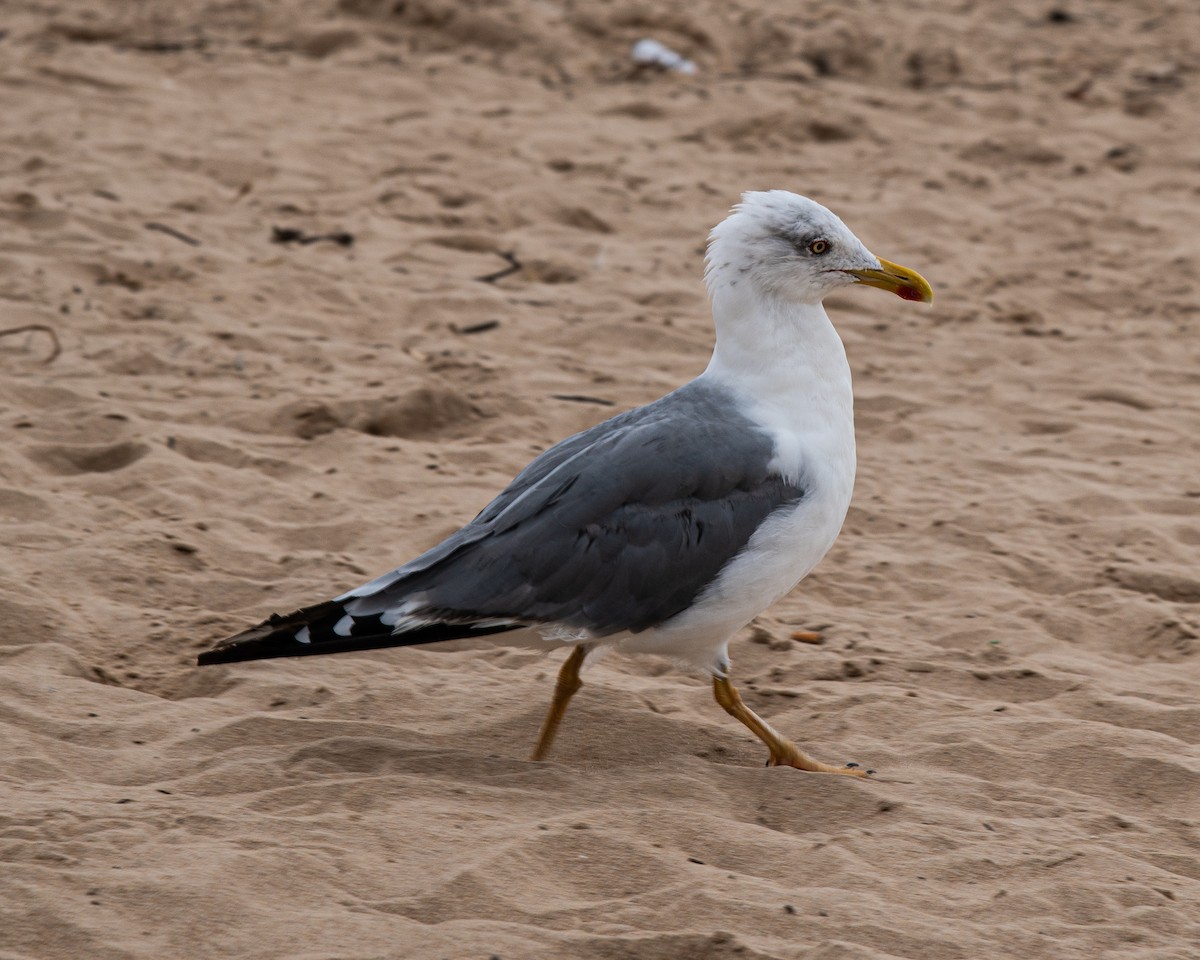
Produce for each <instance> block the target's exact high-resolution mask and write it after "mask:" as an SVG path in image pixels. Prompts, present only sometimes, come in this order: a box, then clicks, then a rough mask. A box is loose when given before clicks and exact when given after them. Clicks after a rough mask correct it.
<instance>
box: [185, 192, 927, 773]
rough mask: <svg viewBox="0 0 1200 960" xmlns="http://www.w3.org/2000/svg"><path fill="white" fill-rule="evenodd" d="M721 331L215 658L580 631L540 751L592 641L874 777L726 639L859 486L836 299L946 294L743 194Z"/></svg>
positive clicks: (720, 249)
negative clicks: (776, 693)
mask: <svg viewBox="0 0 1200 960" xmlns="http://www.w3.org/2000/svg"><path fill="white" fill-rule="evenodd" d="M704 281H705V284H706V286H707V288H708V294H709V299H710V301H711V303H712V314H713V320H714V323H715V326H716V343H715V346H714V348H713V354H712V359H711V360H710V361H709V364H708V366H707V368H706V369H705V370H704V372H703V373H701V374H700V376H698V377H696V378H695V379H694V380H692V381H691V382H689V383H687V384H685V385H684V386H682V387H680V388H679V389H677V390H674V391H673V392H671V393H669V394H667V395H666V396H664V397H662V398H660V399H658V400H655V401H654V402H653V403H649V404H647V405H646V406H643V407H638V408H636V409H633V410H629V411H627V412H625V413H622V414H619V415H618V416H615V417H613V418H612V419H610V420H606V421H604V422H603V423H600V424H598V425H596V426H594V427H591V428H590V429H588V430H584V431H583V432H582V433H578V434H576V435H575V436H572V437H568V438H567V439H566V440H563V441H562V442H561V443H558V444H556V445H555V446H553V447H550V448H549V449H548V450H546V451H545V452H544V453H542V454H541V455H539V456H538V457H537V458H536V459H535V460H534V461H533V462H532V463H530V464H529V466H527V467H526V468H525V469H524V470H522V471H521V472H520V473H519V474H518V475H517V476H516V478H515V479H514V480H513V481H512V483H510V484H509V485H508V486H507V487H506V488H505V489H504V490H503V491H502V492H501V493H500V494H499V495H498V496H497V497H496V498H495V499H494V500H492V502H491V503H489V504H488V505H487V506H486V507H484V508H483V510H482V512H480V514H479V515H478V516H477V517H475V519H474V520H472V521H470V522H469V523H467V524H466V525H465V526H464V527H463V528H462V529H460V530H459V531H458V532H456V533H453V534H451V535H450V536H449V537H447V538H446V539H445V540H443V541H442V542H441V543H439V544H438V545H437V546H435V547H433V548H431V549H430V550H427V551H426V552H425V553H423V554H421V555H420V556H419V557H417V558H416V559H415V560H411V561H409V562H408V563H406V564H404V565H403V566H401V567H398V568H396V569H395V570H392V571H391V572H390V573H385V574H383V575H382V576H380V577H377V578H376V579H374V580H372V581H370V582H369V583H365V584H363V585H362V586H359V587H355V588H354V589H353V590H350V591H348V592H346V593H343V594H342V595H341V596H339V597H335V598H334V599H332V600H326V601H324V602H322V603H316V604H313V605H312V606H308V607H304V608H303V609H301V610H297V611H296V612H294V613H290V614H287V615H286V616H281V615H278V614H273V615H272V616H270V617H269V618H268V619H267V620H264V621H263V622H262V623H260V624H258V625H257V626H254V627H251V628H250V629H248V630H245V631H243V632H241V633H239V634H237V635H236V636H233V637H230V638H229V639H227V640H225V641H223V642H221V643H219V644H218V645H217V646H216V647H214V648H213V649H211V650H209V651H207V652H205V653H202V654H201V655H200V657H199V663H200V664H201V665H203V664H213V663H230V662H235V661H242V660H258V659H264V658H269V657H298V656H310V655H314V654H326V653H341V652H344V651H349V650H366V649H373V648H379V647H403V646H409V645H413V644H425V643H435V642H437V641H441V640H454V639H460V638H463V637H482V636H489V635H495V634H501V633H505V632H508V631H511V630H519V629H532V630H534V631H537V632H538V633H540V634H541V637H542V638H543V639H544V640H545V641H547V642H549V643H550V644H554V645H561V646H565V647H568V648H570V653H569V655H568V656H567V658H566V660H565V662H564V663H563V665H562V668H561V670H560V671H559V674H558V679H557V682H556V683H555V689H554V695H553V699H552V701H551V704H550V709H549V712H548V713H547V715H546V718H545V720H544V722H543V723H542V726H541V729H540V732H539V734H538V738H537V742H536V745H535V747H534V749H533V754H532V757H531V759H533V760H542V759H543V758H544V757H545V756H546V755H547V753H548V751H549V749H550V746H551V744H552V743H553V741H554V737H555V734H556V733H557V731H558V728H559V724H560V723H561V721H562V718H563V715H564V714H565V712H566V709H567V705H568V703H569V702H570V700H571V698H572V697H573V696H574V695H575V693H576V692H577V691H578V690H579V689H580V688H581V686H582V681H581V680H580V671H581V669H582V668H583V666H584V663H585V661H587V660H588V659H589V655H592V654H598V653H599V652H600V651H601V650H602V649H605V648H616V649H619V650H621V651H625V652H630V653H651V654H658V655H661V656H665V657H668V658H671V659H673V660H674V661H676V662H677V663H679V664H680V665H681V666H683V667H686V668H689V669H692V670H695V671H699V672H701V673H707V674H709V675H711V677H712V686H713V695H714V697H715V699H716V701H717V703H718V704H719V705H720V706H721V707H722V708H724V709H725V711H726V712H727V713H729V714H730V715H731V716H733V717H736V718H737V719H738V720H740V721H741V722H742V723H743V724H745V725H746V726H747V727H748V728H749V729H750V730H751V731H752V732H753V733H754V735H755V736H756V737H758V739H760V740H761V741H762V742H763V743H764V744H765V745H766V746H767V748H768V750H769V751H770V754H769V759H768V760H767V763H768V765H770V766H778V765H783V766H790V767H795V768H797V769H800V770H806V771H811V772H817V773H832V774H844V775H848V776H857V777H861V776H866V775H868V774H869V773H871V772H872V771H869V770H866V769H864V768H863V767H861V766H860V765H858V764H856V763H849V764H846V765H845V766H836V765H831V764H827V763H822V762H820V761H818V760H815V759H813V758H812V757H810V756H809V755H808V754H806V753H804V752H803V751H802V750H801V749H800V748H799V747H798V746H796V744H794V743H792V742H791V741H790V740H788V739H786V738H785V737H783V736H782V735H781V734H780V733H778V732H777V731H776V730H775V729H774V728H773V727H772V726H771V725H770V724H769V723H767V722H766V721H765V720H763V719H762V718H761V717H760V716H758V714H756V713H755V712H754V711H753V710H751V709H750V708H749V707H748V706H746V704H745V703H744V702H743V701H742V698H741V696H740V695H739V694H738V691H737V689H736V688H735V687H734V686H733V684H732V683H731V681H730V677H729V667H730V660H729V653H728V648H729V641H730V639H731V638H732V637H733V635H734V634H735V633H736V632H737V631H738V630H740V629H741V628H742V627H744V626H745V625H746V624H747V623H749V622H750V621H751V620H752V619H753V618H754V617H755V616H757V615H758V614H759V613H761V612H762V611H763V610H765V609H766V608H767V607H769V606H770V605H771V604H773V603H774V602H775V601H777V600H778V599H779V598H780V597H782V596H783V595H784V594H786V593H787V592H788V591H789V590H791V589H792V588H793V587H794V586H795V585H796V584H797V583H799V582H800V581H801V580H802V579H803V578H804V577H805V576H806V575H807V574H808V573H809V571H811V570H812V569H813V568H814V567H815V566H816V565H817V563H818V562H819V561H820V560H821V558H822V557H823V556H824V555H825V553H826V552H827V551H828V550H829V548H830V547H831V546H832V545H833V542H834V540H835V539H836V538H837V535H838V532H839V531H840V529H841V527H842V523H843V521H844V520H845V517H846V511H847V509H848V507H849V505H850V495H851V491H852V489H853V486H854V471H855V443H854V414H853V402H854V398H853V391H852V388H851V382H850V366H849V364H848V363H847V360H846V351H845V348H844V347H843V345H842V341H841V338H840V337H839V336H838V334H837V331H836V330H835V329H834V327H833V324H832V323H830V321H829V317H828V316H827V315H826V313H825V308H824V306H823V305H822V301H823V300H824V298H825V297H827V296H828V295H829V294H831V293H833V292H834V291H836V290H840V289H842V288H843V287H847V286H851V285H855V284H865V285H866V286H870V287H879V288H881V289H883V290H887V291H890V292H892V293H894V294H897V295H898V296H900V297H902V298H903V299H905V300H914V301H924V302H926V303H928V302H930V301H931V300H932V299H933V291H932V289H931V288H930V286H929V283H928V282H927V281H926V280H925V278H924V277H922V276H921V275H920V274H918V273H917V272H915V271H913V270H910V269H908V268H907V267H901V266H899V265H897V264H894V263H890V262H889V261H887V260H881V259H879V258H877V257H876V256H874V255H873V254H872V253H871V252H870V251H868V250H867V248H866V247H865V246H864V245H863V244H862V242H861V241H859V239H858V238H857V237H855V236H854V234H853V233H851V232H850V230H849V229H848V228H847V227H846V225H845V224H844V223H842V221H841V220H840V219H838V217H837V216H835V215H834V214H833V213H832V212H830V211H829V210H828V209H826V208H825V207H823V206H821V205H820V204H819V203H816V202H815V201H813V200H810V199H808V198H807V197H802V196H799V195H798V194H795V193H790V192H788V191H785V190H768V191H761V192H760V191H754V192H747V193H744V194H743V195H742V198H741V202H740V203H739V204H737V205H736V206H734V208H733V209H732V210H731V211H730V213H729V215H728V217H726V219H725V220H723V221H722V222H721V223H720V224H718V225H717V226H716V227H715V228H714V229H713V231H712V233H711V235H710V236H709V242H708V250H707V257H706V266H705V271H704Z"/></svg>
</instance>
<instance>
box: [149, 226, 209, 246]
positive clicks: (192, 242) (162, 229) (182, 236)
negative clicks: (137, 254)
mask: <svg viewBox="0 0 1200 960" xmlns="http://www.w3.org/2000/svg"><path fill="white" fill-rule="evenodd" d="M146 229H147V230H157V231H158V232H159V233H165V234H166V235H167V236H168V237H174V238H175V239H176V240H182V241H183V242H184V243H186V244H187V245H188V246H189V247H198V246H200V241H199V240H197V239H196V238H195V237H189V236H188V235H187V234H186V233H183V232H181V231H179V230H176V229H175V228H174V227H168V226H167V225H166V224H165V223H155V222H154V221H153V220H152V221H150V222H149V223H147V224H146Z"/></svg>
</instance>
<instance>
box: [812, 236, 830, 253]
mask: <svg viewBox="0 0 1200 960" xmlns="http://www.w3.org/2000/svg"><path fill="white" fill-rule="evenodd" d="M828 249H829V241H828V240H826V239H825V238H824V237H818V238H817V239H816V240H813V241H812V242H811V243H810V244H809V245H808V252H809V253H811V254H812V255H813V256H814V257H819V256H820V255H821V254H823V253H824V252H825V251H826V250H828Z"/></svg>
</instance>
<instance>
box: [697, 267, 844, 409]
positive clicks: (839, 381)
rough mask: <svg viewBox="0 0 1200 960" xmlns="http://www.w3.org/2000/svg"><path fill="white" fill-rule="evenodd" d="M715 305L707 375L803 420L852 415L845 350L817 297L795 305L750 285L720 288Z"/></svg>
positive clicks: (717, 290) (711, 379)
mask: <svg viewBox="0 0 1200 960" xmlns="http://www.w3.org/2000/svg"><path fill="white" fill-rule="evenodd" d="M740 286H741V285H739V287H740ZM712 307H713V321H714V322H715V324H716V328H717V342H716V346H715V347H714V348H713V355H712V359H711V360H710V361H709V364H708V369H706V370H705V371H704V373H703V377H704V378H705V379H707V380H709V381H710V382H717V383H720V384H721V385H722V386H725V387H727V388H729V389H731V390H733V392H734V393H737V394H741V395H743V396H746V397H748V398H753V399H754V400H755V401H758V402H762V403H766V404H768V405H770V406H780V407H785V408H791V409H792V410H793V411H794V413H795V414H796V416H797V417H800V418H803V417H804V416H805V414H806V412H807V411H813V412H820V413H821V414H823V415H834V414H837V413H839V412H840V413H841V414H843V415H844V416H845V417H847V418H849V417H852V408H853V402H854V401H853V395H852V393H851V386H850V365H849V364H848V363H847V361H846V350H845V348H844V347H843V346H842V339H841V337H839V336H838V334H837V331H836V330H835V329H834V327H833V324H832V323H831V322H830V320H829V316H828V314H826V313H825V308H824V307H823V306H822V305H821V304H820V303H806V304H799V303H790V302H787V301H784V300H780V299H778V298H776V297H771V296H767V295H763V294H762V293H761V292H760V291H758V290H755V289H753V287H752V286H751V285H749V284H747V285H746V289H745V291H744V292H743V291H741V290H739V289H738V287H730V286H721V287H719V288H717V289H716V290H714V291H713V297H712Z"/></svg>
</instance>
